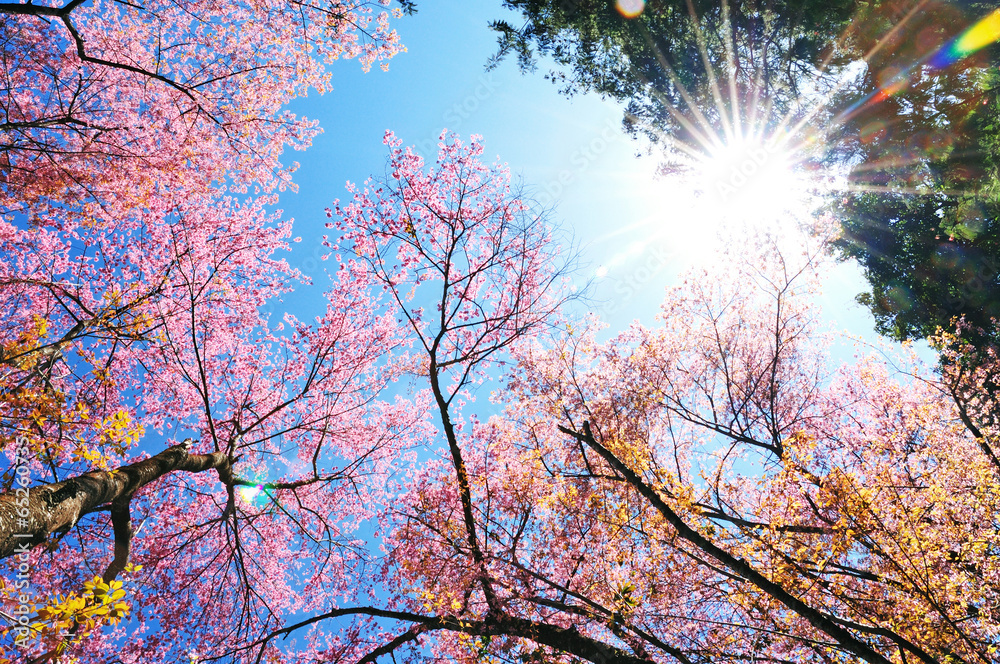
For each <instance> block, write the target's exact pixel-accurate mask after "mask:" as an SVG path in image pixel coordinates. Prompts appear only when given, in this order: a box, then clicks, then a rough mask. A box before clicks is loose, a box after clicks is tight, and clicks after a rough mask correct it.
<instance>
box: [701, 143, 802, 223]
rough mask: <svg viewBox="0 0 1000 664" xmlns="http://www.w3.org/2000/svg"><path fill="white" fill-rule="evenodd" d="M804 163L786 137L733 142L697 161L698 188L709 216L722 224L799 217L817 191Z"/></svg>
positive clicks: (796, 149) (714, 147) (716, 146)
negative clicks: (804, 168)
mask: <svg viewBox="0 0 1000 664" xmlns="http://www.w3.org/2000/svg"><path fill="white" fill-rule="evenodd" d="M802 161H803V159H802V156H801V150H800V149H799V148H798V147H796V146H793V145H791V144H790V142H789V141H788V140H786V139H785V138H784V137H780V136H773V137H770V138H767V139H763V138H759V137H750V138H744V137H734V138H732V139H730V140H728V141H726V142H721V141H720V142H719V143H717V144H715V145H713V146H712V147H711V148H709V149H707V150H706V151H705V152H704V154H702V155H700V156H699V157H698V158H697V159H696V160H695V163H694V164H693V169H692V170H693V179H694V182H693V186H694V188H695V193H696V195H697V196H698V198H699V199H700V204H701V206H702V207H703V208H704V211H705V212H706V213H707V214H710V215H712V216H713V217H717V218H719V219H720V220H730V221H746V222H753V221H764V220H774V219H776V218H780V217H785V216H789V215H791V216H796V215H797V214H798V213H800V212H802V211H804V209H805V207H807V201H808V200H809V199H810V198H811V197H812V193H813V191H812V190H813V189H814V187H815V182H814V181H813V180H812V179H811V178H809V177H807V176H806V174H805V173H803V172H802V167H801V166H802Z"/></svg>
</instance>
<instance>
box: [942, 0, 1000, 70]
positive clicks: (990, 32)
mask: <svg viewBox="0 0 1000 664" xmlns="http://www.w3.org/2000/svg"><path fill="white" fill-rule="evenodd" d="M998 39H1000V9H997V10H995V11H994V12H993V13H992V14H990V15H988V16H986V17H985V18H983V19H981V20H980V21H979V22H978V23H976V24H975V25H973V26H972V27H971V28H969V29H968V30H966V31H965V32H963V33H962V34H961V35H959V37H958V38H957V39H954V40H952V41H951V42H950V43H948V44H946V45H945V46H944V47H942V48H940V49H939V50H938V51H937V52H936V53H935V54H934V55H933V56H931V58H930V60H928V64H929V65H930V66H932V67H935V68H938V69H940V68H942V67H947V66H949V65H951V64H954V63H956V62H958V61H959V60H961V59H962V58H964V57H966V56H969V55H972V54H973V53H975V52H976V51H978V50H980V49H982V48H985V47H986V46H989V45H990V44H992V43H993V42H995V41H997V40H998Z"/></svg>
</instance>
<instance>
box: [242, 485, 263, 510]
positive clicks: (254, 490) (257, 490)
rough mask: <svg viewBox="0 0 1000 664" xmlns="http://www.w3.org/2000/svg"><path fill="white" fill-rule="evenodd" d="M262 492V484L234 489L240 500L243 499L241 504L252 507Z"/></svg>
mask: <svg viewBox="0 0 1000 664" xmlns="http://www.w3.org/2000/svg"><path fill="white" fill-rule="evenodd" d="M263 490H264V485H263V484H258V485H256V486H240V487H236V492H237V493H239V494H240V498H242V499H243V502H245V503H247V504H248V505H253V504H254V501H255V500H256V498H257V497H258V496H259V495H260V494H261V492H262V491H263Z"/></svg>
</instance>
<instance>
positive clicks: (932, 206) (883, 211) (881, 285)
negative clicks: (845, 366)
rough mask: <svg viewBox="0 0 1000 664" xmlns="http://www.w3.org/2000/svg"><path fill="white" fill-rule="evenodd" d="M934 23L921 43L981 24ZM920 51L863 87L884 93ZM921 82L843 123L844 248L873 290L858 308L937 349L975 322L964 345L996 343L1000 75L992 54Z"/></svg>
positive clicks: (913, 80) (912, 80) (891, 53)
mask: <svg viewBox="0 0 1000 664" xmlns="http://www.w3.org/2000/svg"><path fill="white" fill-rule="evenodd" d="M942 11H947V12H950V13H951V14H954V12H956V11H957V10H956V9H955V8H954V7H948V6H944V7H943V9H942ZM922 18H924V20H923V22H922V23H923V24H921V23H920V22H918V23H917V24H916V25H914V26H913V27H912V30H913V32H916V33H918V34H923V35H924V39H925V40H926V39H927V36H926V35H927V34H928V32H929V31H934V32H936V33H940V34H938V35H937V37H936V43H946V42H947V41H948V39H949V38H951V37H952V36H953V35H954V34H955V32H957V31H960V30H961V29H962V27H964V26H965V25H968V23H969V22H970V21H968V20H961V19H953V20H950V21H944V20H941V16H940V15H939V16H934V15H929V16H926V17H922ZM921 31H922V32H921ZM907 36H908V35H905V34H904V35H901V36H900V40H901V41H902V40H904V39H905V38H906V37H907ZM913 41H915V40H913V39H910V40H909V42H903V43H902V44H901V45H900V46H899V48H890V49H887V50H886V53H887V55H886V57H885V58H884V59H883V60H882V62H876V63H874V65H873V67H872V68H871V71H870V73H869V74H867V76H866V78H868V79H871V80H868V81H867V82H862V86H863V87H867V89H869V90H872V89H875V87H876V85H877V83H876V80H877V76H878V71H879V70H880V68H882V69H889V68H890V67H893V66H895V67H896V68H897V69H898V68H899V65H897V64H896V63H899V62H907V61H914V58H917V54H916V53H908V52H906V51H907V45H908V43H912V42H913ZM917 71H918V72H919V75H916V74H915V75H912V76H910V77H909V79H908V80H909V83H908V84H907V85H906V86H905V88H904V89H903V90H901V91H900V92H898V93H896V94H895V95H892V96H889V97H887V98H885V99H882V100H881V101H877V100H875V101H872V102H870V103H868V104H866V105H865V106H864V107H862V108H860V109H858V110H856V111H854V112H852V113H851V114H850V116H849V117H847V118H846V119H845V121H844V123H843V127H842V128H841V130H840V137H839V139H838V144H839V152H838V154H837V155H836V157H837V158H839V159H848V160H849V161H850V163H853V164H854V167H853V169H852V170H851V173H850V176H849V181H850V185H851V191H849V192H848V193H846V194H845V195H844V197H843V198H842V199H841V200H839V201H838V202H837V203H836V204H834V205H833V206H832V207H833V211H834V213H835V214H836V215H837V217H838V218H839V220H840V222H841V226H842V228H843V237H842V239H841V240H840V241H839V242H838V243H837V246H838V248H839V250H840V252H841V255H842V256H844V257H846V258H854V259H856V260H857V261H858V262H859V263H860V264H861V266H862V267H863V269H864V271H865V276H866V278H867V280H868V282H869V285H870V290H869V291H868V292H866V293H863V294H862V295H860V296H859V297H858V300H859V301H860V302H862V303H863V304H865V305H866V306H867V307H869V308H870V310H871V311H872V313H873V314H874V316H875V319H876V327H877V329H878V331H879V332H881V333H882V334H886V335H888V336H891V337H893V338H895V339H900V340H902V339H915V338H925V337H928V336H931V335H933V334H935V333H936V332H937V330H938V329H939V328H941V329H943V330H946V331H953V330H955V329H956V320H957V319H958V318H964V320H965V321H966V323H967V324H968V326H969V327H967V328H965V329H964V331H963V336H964V338H966V339H967V340H969V341H972V342H973V343H974V344H975V345H981V344H983V343H987V342H989V343H993V342H996V341H997V340H996V339H994V336H995V334H994V333H993V332H992V330H993V329H994V325H993V320H992V319H993V318H994V317H1000V220H998V214H1000V138H998V133H997V130H998V127H1000V103H998V99H997V93H996V88H997V83H998V81H997V76H996V74H995V72H996V67H995V65H994V64H992V58H991V54H990V53H989V52H983V53H980V54H979V55H978V56H976V57H975V58H967V59H965V60H963V61H961V62H959V63H956V64H955V65H953V66H952V67H949V68H947V69H945V70H932V69H929V68H924V69H919V70H917ZM977 330H978V331H977Z"/></svg>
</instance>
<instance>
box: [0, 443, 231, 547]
mask: <svg viewBox="0 0 1000 664" xmlns="http://www.w3.org/2000/svg"><path fill="white" fill-rule="evenodd" d="M189 449H190V442H189V441H188V442H185V443H181V444H180V445H174V446H173V447H169V448H167V449H166V450H164V451H162V452H160V453H159V454H157V455H155V456H152V457H150V458H148V459H144V460H142V461H138V462H136V463H133V464H129V465H127V466H122V467H121V468H117V469H115V470H113V471H99V472H90V473H84V474H83V475H79V476H77V477H73V478H71V479H68V480H64V481H62V482H55V483H53V484H45V485H42V486H33V487H30V488H28V489H26V490H25V489H15V490H12V491H9V492H7V493H3V494H0V558H6V557H8V556H10V555H12V554H14V553H19V552H23V551H25V550H27V549H30V548H32V547H34V546H36V545H38V544H40V543H42V542H44V541H45V540H46V539H47V538H48V537H49V536H50V535H52V534H54V533H59V532H63V531H66V530H68V529H70V528H72V527H73V526H75V525H76V523H77V522H78V521H79V520H80V519H81V518H82V517H83V516H85V515H87V514H89V513H91V512H94V511H95V510H97V509H100V508H102V507H104V506H110V507H111V509H112V517H117V519H114V520H115V521H120V522H123V524H124V523H127V518H128V517H127V505H128V501H129V499H130V498H131V497H132V495H133V494H134V493H135V492H136V491H138V490H139V489H141V488H142V487H144V486H146V485H147V484H149V483H150V482H153V481H155V480H158V479H159V478H161V477H163V476H164V475H167V474H169V473H172V472H175V471H185V472H189V473H200V472H202V471H205V470H211V469H215V470H217V471H218V472H219V476H220V479H222V480H223V481H224V482H227V481H229V475H230V473H229V471H230V461H229V458H228V457H227V456H226V455H225V454H224V453H222V452H214V453H212V454H189V453H188V450H189ZM123 508H124V509H125V510H126V513H125V515H122V514H121V513H120V512H121V511H122V509H123ZM116 512H117V514H116ZM25 513H27V514H26V515H25ZM115 525H116V531H117V530H118V529H119V528H118V527H117V526H119V525H120V524H119V523H116V524H115ZM116 534H117V533H116ZM116 539H118V538H117V537H116ZM116 553H117V552H116Z"/></svg>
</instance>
